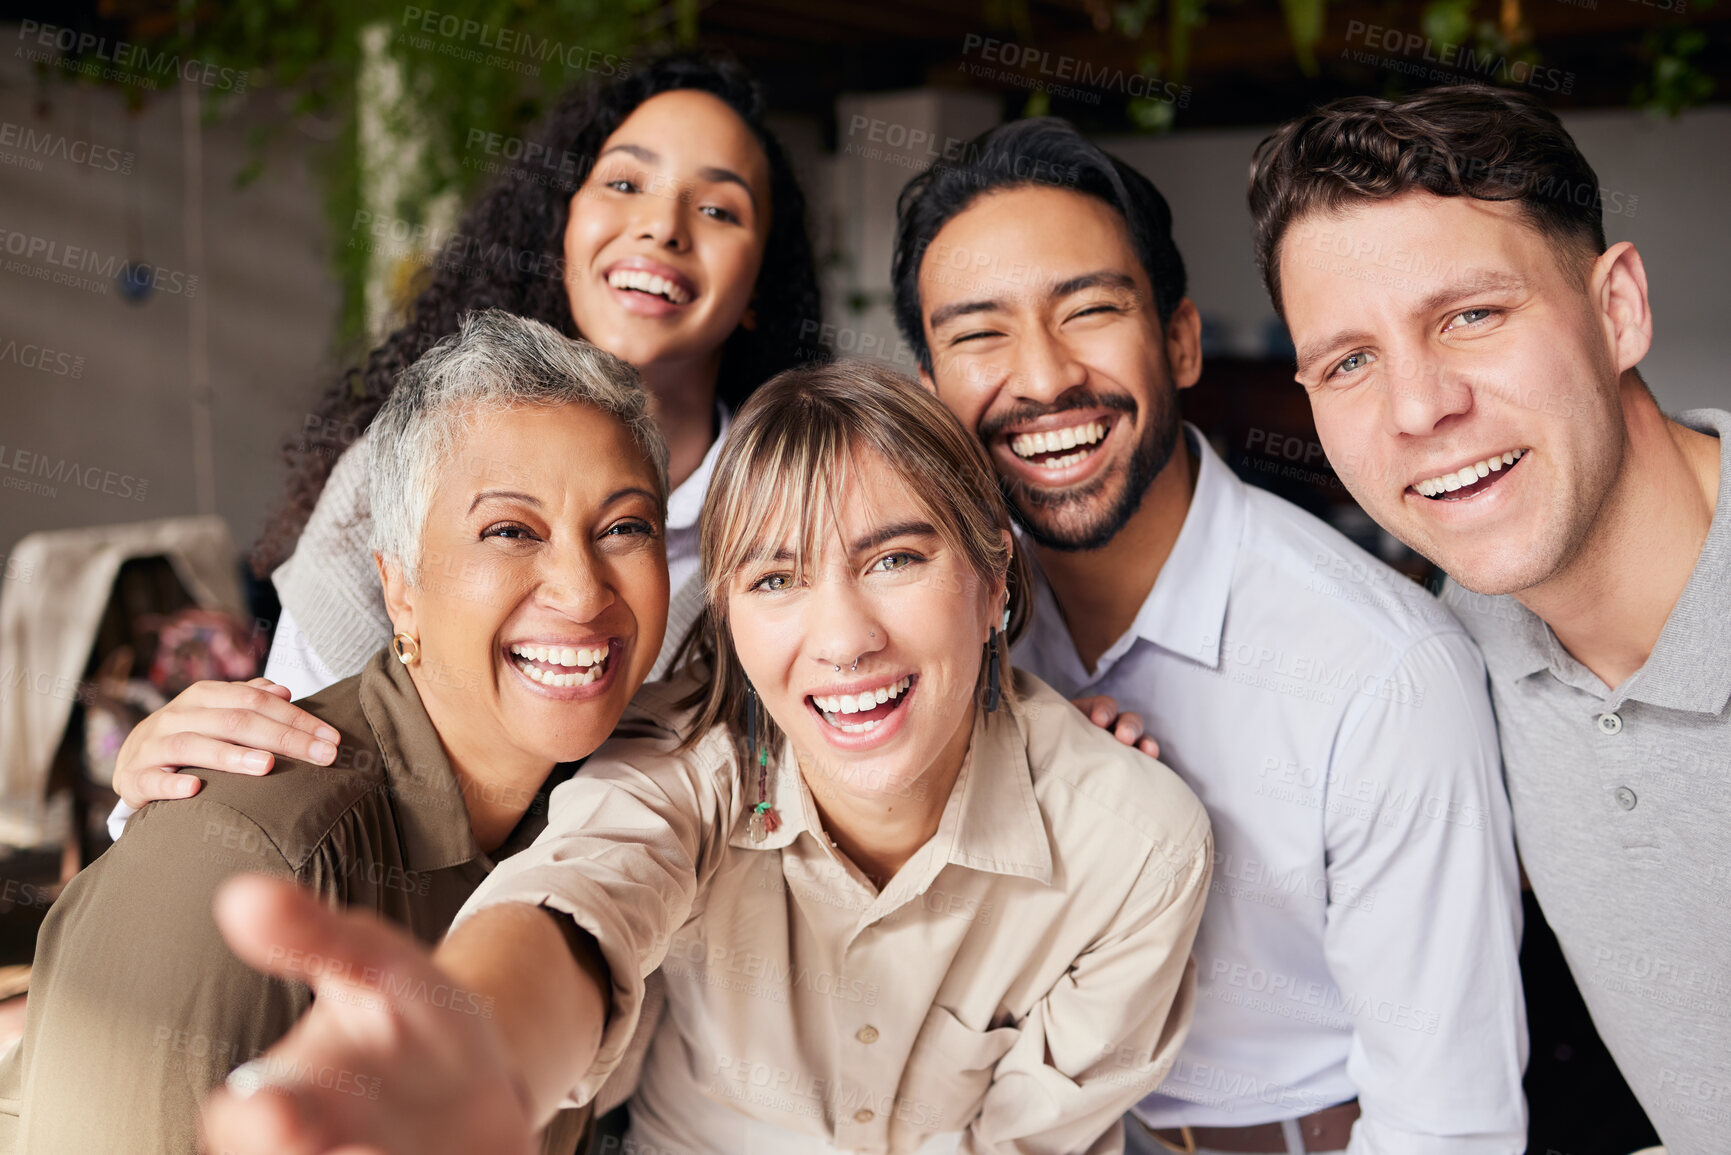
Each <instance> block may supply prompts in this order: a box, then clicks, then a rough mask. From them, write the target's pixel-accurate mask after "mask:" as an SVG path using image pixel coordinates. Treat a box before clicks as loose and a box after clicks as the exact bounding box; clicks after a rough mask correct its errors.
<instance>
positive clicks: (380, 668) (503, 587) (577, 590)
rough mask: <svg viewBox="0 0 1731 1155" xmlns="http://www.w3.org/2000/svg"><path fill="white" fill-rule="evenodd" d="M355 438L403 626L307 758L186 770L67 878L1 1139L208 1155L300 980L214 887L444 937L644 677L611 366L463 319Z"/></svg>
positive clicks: (650, 584)
mask: <svg viewBox="0 0 1731 1155" xmlns="http://www.w3.org/2000/svg"><path fill="white" fill-rule="evenodd" d="M372 443H373V453H372V460H371V474H370V477H369V485H370V487H371V491H372V492H371V498H372V508H373V513H374V525H373V536H372V545H373V547H374V551H375V557H376V560H377V565H378V569H379V575H380V578H381V580H382V582H383V585H384V589H385V595H386V604H387V607H388V609H389V613H390V618H391V623H392V627H393V629H394V631H395V636H394V637H393V638H392V640H391V643H390V645H389V646H387V647H386V648H385V649H383V650H381V651H379V652H378V653H377V654H376V655H375V656H374V657H373V658H372V659H371V660H370V661H369V662H368V663H367V665H366V666H365V668H364V669H363V670H362V672H361V673H360V674H358V675H356V676H354V677H351V678H348V679H346V680H344V681H341V682H338V683H336V684H335V685H333V686H331V687H329V688H328V689H326V690H324V691H321V692H320V693H318V694H316V695H314V696H312V697H310V698H307V699H305V700H303V701H302V702H301V704H300V705H301V707H302V708H303V709H304V711H305V713H304V714H299V713H297V714H296V715H295V717H296V719H297V720H298V724H299V725H300V727H301V729H300V730H299V731H298V733H299V735H300V737H301V739H302V748H303V750H304V753H305V755H306V757H307V759H308V760H306V761H299V760H291V759H284V760H283V762H282V763H281V764H280V765H279V766H278V767H277V769H276V772H275V773H273V774H271V775H269V776H268V777H256V776H242V775H230V774H213V775H209V776H208V780H207V781H205V782H203V783H202V789H201V783H200V780H199V779H197V778H195V777H193V776H192V775H190V774H183V775H179V776H177V779H178V780H179V781H180V782H182V783H183V784H184V786H186V787H190V789H186V790H182V791H178V792H177V793H183V794H189V795H190V794H193V793H196V794H197V796H196V797H193V798H191V800H190V801H186V802H171V803H156V804H153V805H150V806H146V807H145V808H144V809H143V810H141V811H140V812H139V813H138V814H137V815H136V816H135V817H134V818H133V819H132V821H131V824H130V825H129V827H128V829H127V833H126V836H125V837H124V838H123V839H121V840H120V841H119V842H118V843H117V844H116V845H115V847H114V848H113V849H112V850H110V851H109V852H108V853H107V854H105V855H103V856H102V858H100V859H99V860H98V861H97V862H95V863H94V864H93V865H92V866H91V867H90V868H89V869H88V870H86V871H84V872H83V873H82V874H80V875H79V876H78V877H77V878H76V879H74V880H73V882H72V883H71V885H70V886H69V887H68V888H67V890H66V893H65V895H64V896H63V897H62V898H61V899H60V901H59V902H57V903H56V904H55V905H54V908H53V910H52V911H51V912H50V913H49V916H48V919H47V921H46V922H45V923H44V925H43V929H42V933H41V936H40V938H39V940H38V944H37V951H36V965H35V970H34V972H33V975H32V984H31V990H30V1002H29V1010H28V1018H27V1022H26V1027H25V1034H24V1038H23V1040H22V1042H21V1044H20V1045H19V1046H18V1047H17V1048H15V1049H14V1050H13V1051H12V1052H11V1053H10V1054H9V1055H8V1056H7V1057H6V1059H5V1061H4V1065H3V1066H0V1149H9V1150H16V1151H32V1152H59V1151H67V1152H72V1151H79V1152H82V1151H118V1150H126V1151H130V1152H186V1151H191V1150H194V1149H195V1148H197V1147H198V1146H199V1144H198V1116H199V1105H200V1103H201V1101H202V1100H203V1098H204V1096H205V1095H206V1093H207V1092H208V1091H209V1090H210V1088H212V1087H213V1086H215V1085H217V1084H220V1083H222V1082H223V1080H224V1079H225V1078H226V1077H227V1076H228V1075H229V1072H230V1071H231V1070H232V1069H233V1068H235V1067H236V1066H237V1065H239V1064H243V1063H246V1062H248V1061H250V1060H252V1059H254V1058H255V1057H256V1056H258V1055H259V1054H261V1053H262V1052H264V1051H265V1050H266V1049H267V1048H268V1047H270V1046H271V1045H272V1044H273V1043H275V1042H276V1041H277V1040H278V1039H279V1038H280V1037H281V1036H282V1035H283V1034H284V1033H285V1032H287V1031H288V1029H289V1028H290V1027H291V1026H292V1025H293V1024H294V1023H295V1021H296V1020H297V1019H298V1018H299V1017H300V1016H301V1014H302V1013H303V1012H304V1011H305V1010H306V1009H307V1007H308V1006H309V1005H310V1003H311V1001H312V997H311V994H312V992H311V990H310V989H309V985H308V984H309V983H314V982H315V980H316V978H317V975H318V971H317V969H316V964H315V965H314V966H313V968H312V969H310V970H309V971H308V973H305V974H303V975H302V976H301V977H302V979H303V980H304V981H293V980H285V979H283V978H272V977H267V976H265V975H262V974H260V973H259V972H257V971H255V970H253V969H251V968H249V967H247V966H246V965H244V964H243V963H241V962H240V961H239V960H238V959H236V958H235V957H234V955H233V954H232V953H231V952H230V951H229V949H228V947H227V946H226V945H224V943H223V940H222V938H221V936H220V935H219V934H218V933H217V928H216V925H215V923H214V922H213V920H212V917H211V902H212V896H213V895H214V894H215V892H216V890H217V888H218V886H219V885H220V884H221V883H222V882H223V881H224V880H225V879H227V878H228V877H230V876H231V875H235V874H240V873H243V872H259V871H262V872H264V873H266V874H270V875H275V876H278V877H282V878H286V879H292V880H294V881H295V882H297V883H299V884H300V885H301V886H303V887H305V888H307V889H310V890H311V891H313V892H314V893H315V894H316V895H317V896H318V897H319V898H320V899H321V900H323V901H324V902H325V903H328V904H331V905H338V906H344V907H348V908H351V909H361V910H366V911H370V912H372V913H374V914H376V915H378V916H381V917H382V918H384V919H386V920H388V921H390V922H392V923H395V924H397V925H399V926H401V927H403V928H404V929H406V930H407V931H408V932H409V933H410V934H412V935H413V936H414V937H415V938H416V939H417V940H419V941H421V942H423V943H428V944H430V943H433V942H436V941H437V940H438V939H439V938H440V936H441V935H442V934H443V933H444V932H445V929H446V928H447V927H448V926H449V924H450V922H451V919H452V918H453V917H454V916H455V914H456V913H457V910H458V909H459V908H460V907H461V906H462V905H463V903H464V901H465V900H466V899H467V898H468V897H469V895H470V894H471V893H472V892H473V891H474V890H475V888H476V887H477V886H478V885H479V884H480V883H481V882H482V880H483V879H485V878H486V877H487V875H488V874H489V873H490V872H491V871H492V869H493V867H494V865H495V864H496V863H499V862H502V861H505V860H507V859H508V858H509V857H510V856H511V855H513V854H515V853H517V852H518V851H520V850H522V849H523V848H525V847H527V846H528V845H529V844H530V843H531V842H532V841H533V840H534V839H535V837H536V835H537V834H538V833H539V832H540V831H541V830H542V828H543V827H544V826H545V825H546V813H547V810H546V795H547V792H548V791H549V790H550V789H551V788H552V786H553V785H555V784H556V783H557V782H559V781H562V780H563V779H565V778H568V777H569V776H570V772H571V769H572V765H571V764H572V763H574V762H576V761H577V760H578V759H581V758H583V757H585V756H586V755H588V754H589V753H590V752H591V751H592V750H594V749H595V748H596V747H597V746H599V745H600V744H601V742H602V741H603V740H604V739H605V738H606V737H607V736H608V735H609V734H610V733H611V732H612V730H613V728H614V726H615V724H616V723H617V722H618V721H619V718H620V716H621V714H622V713H623V712H624V710H625V707H626V704H627V703H628V702H629V701H630V700H631V698H632V696H633V694H635V693H636V691H637V689H638V687H639V685H640V684H641V683H642V682H643V680H644V678H645V677H646V676H647V674H648V672H649V669H650V667H651V665H652V664H653V662H654V660H655V656H656V653H657V651H658V650H659V649H660V647H661V641H662V634H663V631H664V628H665V624H666V614H667V561H666V554H665V549H664V546H663V539H662V532H663V518H664V514H665V507H666V495H667V450H666V447H665V445H664V443H663V441H662V438H661V435H660V434H659V433H658V432H657V431H656V428H655V426H654V424H653V423H652V422H651V421H650V419H649V415H648V406H647V401H646V398H645V394H644V393H643V391H642V390H641V388H640V387H639V385H638V382H637V377H636V373H635V371H634V370H632V369H631V367H630V366H629V365H627V364H626V363H625V362H623V361H621V360H619V359H618V358H616V357H614V356H612V355H610V354H608V353H604V352H602V351H601V350H599V349H596V348H595V347H594V346H591V345H588V344H586V343H584V342H581V341H572V340H568V339H567V338H565V337H563V336H561V335H560V334H559V333H557V332H556V331H554V330H553V329H552V328H550V327H549V326H547V325H544V324H542V323H540V322H537V321H530V320H524V319H521V318H517V317H513V316H511V315H509V314H506V313H502V312H496V311H489V312H483V313H477V314H472V315H470V316H469V317H468V318H466V319H465V320H464V321H463V323H462V325H461V328H460V329H459V331H458V332H456V333H455V334H453V335H451V336H449V337H447V338H445V339H444V340H442V341H440V342H439V343H438V344H437V345H436V346H434V347H433V348H432V349H431V350H429V351H428V352H427V353H426V354H425V355H424V356H423V357H421V359H420V360H418V361H416V362H415V363H414V364H413V365H412V366H411V367H410V368H409V369H408V370H407V371H406V372H405V373H404V374H403V377H402V379H401V382H400V383H399V385H398V387H397V388H396V390H395V391H394V392H393V393H392V394H391V397H390V400H389V401H388V402H387V403H386V404H385V406H384V408H383V410H382V411H381V412H380V414H379V416H378V418H377V420H376V422H375V423H374V425H373V427H372ZM201 693H202V694H203V697H201V699H200V700H201V702H202V703H203V704H202V705H199V706H197V707H193V709H196V710H199V711H203V712H204V713H206V714H209V715H211V716H212V717H215V716H217V715H221V714H224V713H225V712H226V715H227V716H228V717H229V718H231V719H232V720H233V721H235V722H237V723H240V724H241V726H242V727H243V729H242V730H241V731H240V732H239V733H237V734H235V736H236V737H238V738H241V739H242V740H245V738H246V737H247V731H246V730H245V729H244V727H245V726H248V725H252V726H260V725H262V726H265V727H269V726H271V725H273V723H272V721H271V720H270V719H271V715H270V713H269V712H270V711H272V710H280V711H283V712H287V711H289V710H290V709H291V708H290V707H289V706H288V704H287V703H286V702H285V701H283V700H282V699H281V698H279V697H277V696H274V695H273V694H272V693H271V692H269V691H267V690H265V689H263V688H260V687H257V686H248V685H234V686H222V687H216V686H214V685H213V684H207V685H206V686H205V688H204V690H203V691H202V692H201ZM213 694H219V695H225V696H226V698H225V699H224V700H223V701H222V702H221V703H217V702H213V701H212V700H211V697H210V695H213ZM205 720H206V721H209V720H210V719H209V718H207V719H205ZM280 728H281V727H280V724H279V730H280ZM219 732H221V731H220V730H219ZM228 732H231V733H232V732H233V730H232V728H231V729H230V731H228ZM178 740H179V741H180V743H181V744H182V748H181V749H180V751H179V753H178V754H177V755H176V756H175V757H174V758H173V759H172V762H174V763H176V764H182V765H185V764H197V763H200V762H201V760H208V759H207V758H206V755H207V754H208V748H207V747H206V746H204V745H202V744H204V743H211V742H212V740H211V739H208V738H201V737H198V736H197V735H181V736H180V737H179V739H178ZM278 744H279V745H280V744H281V743H280V742H279V743H278ZM321 747H322V748H321ZM261 761H262V765H260V766H258V767H255V769H257V770H261V771H262V770H263V769H265V768H267V767H268V765H269V758H268V756H267V757H264V758H262V759H261ZM458 997H460V993H458V992H450V998H451V999H452V1000H454V999H457V998H458ZM300 1073H301V1074H303V1075H304V1076H305V1077H307V1078H309V1079H311V1080H312V1081H314V1082H315V1083H317V1084H318V1085H321V1086H328V1087H330V1088H331V1089H332V1090H333V1091H335V1092H336V1093H339V1094H344V1095H347V1096H349V1097H352V1098H354V1099H355V1100H356V1101H362V1102H364V1101H367V1100H368V1099H370V1098H376V1097H377V1096H378V1094H379V1093H380V1088H379V1086H378V1084H377V1082H376V1081H374V1080H368V1079H366V1078H364V1077H361V1076H358V1075H355V1074H354V1073H353V1072H347V1071H338V1070H335V1069H330V1070H310V1071H307V1072H300ZM586 1118H587V1112H586V1111H566V1112H562V1113H561V1114H560V1115H559V1116H558V1117H557V1118H555V1119H554V1120H553V1121H552V1124H551V1125H550V1126H549V1127H548V1129H547V1130H546V1132H545V1133H544V1135H543V1150H545V1151H549V1152H552V1151H559V1152H563V1153H565V1155H569V1153H570V1152H571V1151H573V1150H574V1149H575V1147H576V1145H577V1142H578V1138H579V1134H580V1133H581V1131H582V1129H583V1126H584V1122H585V1120H586Z"/></svg>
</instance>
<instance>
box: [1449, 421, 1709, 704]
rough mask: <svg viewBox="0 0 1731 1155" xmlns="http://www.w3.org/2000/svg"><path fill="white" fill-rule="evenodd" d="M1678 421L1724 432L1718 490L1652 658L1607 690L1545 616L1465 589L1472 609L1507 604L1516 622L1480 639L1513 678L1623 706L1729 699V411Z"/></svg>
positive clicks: (1500, 609) (1704, 430)
mask: <svg viewBox="0 0 1731 1155" xmlns="http://www.w3.org/2000/svg"><path fill="white" fill-rule="evenodd" d="M1676 420H1677V422H1678V423H1679V424H1682V425H1685V426H1687V427H1689V428H1690V429H1695V430H1698V431H1699V432H1702V433H1710V434H1713V435H1715V436H1717V437H1718V438H1719V443H1720V447H1719V494H1718V500H1717V503H1716V504H1715V506H1714V509H1713V521H1712V524H1711V525H1710V526H1709V527H1708V530H1707V540H1706V542H1705V543H1704V544H1703V545H1702V547H1701V555H1700V557H1699V558H1697V559H1696V561H1695V568H1694V571H1693V572H1692V573H1691V574H1690V575H1689V581H1688V583H1687V584H1686V585H1685V586H1684V587H1683V593H1682V595H1681V596H1679V597H1678V599H1677V604H1676V605H1675V606H1674V607H1672V609H1671V613H1670V616H1669V617H1667V618H1666V619H1665V627H1664V629H1662V630H1661V631H1660V632H1659V640H1658V641H1657V642H1656V643H1655V644H1654V646H1653V652H1652V653H1651V654H1650V655H1648V658H1647V661H1646V664H1645V665H1643V666H1642V667H1641V668H1640V669H1639V670H1636V671H1635V672H1634V673H1633V674H1631V675H1630V676H1629V678H1628V680H1627V681H1625V682H1624V683H1623V684H1622V685H1621V686H1620V687H1617V688H1616V689H1614V690H1613V691H1611V693H1610V695H1609V696H1607V695H1606V692H1605V688H1604V683H1603V682H1601V681H1599V679H1598V677H1597V676H1595V675H1594V674H1593V672H1592V671H1591V670H1588V669H1587V668H1586V667H1585V666H1583V665H1581V663H1579V662H1577V661H1576V660H1575V658H1574V656H1573V655H1572V654H1570V653H1569V652H1568V650H1566V649H1565V648H1564V647H1563V644H1562V643H1561V642H1559V641H1558V640H1557V635H1556V634H1555V633H1553V632H1552V631H1551V627H1550V626H1548V625H1546V624H1545V622H1544V620H1543V619H1541V618H1540V617H1539V616H1538V615H1537V614H1535V613H1533V612H1532V611H1531V610H1529V609H1527V608H1526V607H1525V606H1523V605H1521V604H1520V602H1518V601H1516V600H1515V599H1514V597H1512V596H1504V597H1500V598H1495V599H1489V600H1490V601H1492V602H1494V603H1497V604H1495V605H1490V606H1483V605H1480V604H1479V603H1481V602H1483V601H1485V600H1486V599H1476V598H1474V597H1472V596H1471V595H1461V596H1460V603H1464V605H1465V607H1466V608H1468V609H1469V612H1470V610H1471V609H1473V608H1477V609H1478V610H1479V612H1493V613H1501V612H1504V611H1506V612H1507V614H1508V620H1509V624H1510V628H1509V629H1508V630H1506V631H1497V632H1493V633H1492V634H1491V635H1490V636H1488V637H1486V638H1484V639H1481V644H1482V645H1485V646H1486V647H1487V648H1489V647H1495V648H1496V649H1498V650H1500V651H1501V653H1500V654H1499V655H1498V656H1499V658H1500V659H1501V660H1500V661H1498V662H1497V665H1498V666H1500V667H1502V668H1503V669H1504V670H1506V671H1507V672H1508V674H1509V676H1510V677H1511V678H1513V679H1515V680H1517V681H1518V680H1520V679H1521V678H1526V677H1529V676H1531V675H1533V674H1537V673H1539V672H1541V671H1549V672H1550V674H1551V675H1552V676H1553V677H1554V678H1556V679H1557V680H1558V681H1559V682H1562V683H1563V684H1564V685H1567V686H1573V687H1575V688H1576V689H1579V690H1584V691H1586V692H1587V693H1589V694H1591V695H1592V696H1593V698H1594V703H1593V705H1592V709H1593V710H1594V712H1598V711H1599V710H1600V709H1602V708H1609V709H1612V710H1615V709H1617V708H1618V707H1619V706H1620V705H1621V704H1622V703H1623V702H1624V701H1627V700H1630V699H1633V700H1635V701H1638V702H1644V703H1646V704H1647V705H1650V706H1658V707H1660V708H1661V709H1667V710H1684V711H1689V712H1692V713H1701V714H1717V713H1719V712H1720V711H1722V710H1724V708H1725V704H1726V702H1728V701H1731V581H1728V580H1727V576H1728V575H1731V445H1727V443H1726V434H1727V433H1731V412H1727V411H1725V410H1723V409H1691V410H1689V411H1688V412H1685V413H1680V414H1678V415H1677V417H1676Z"/></svg>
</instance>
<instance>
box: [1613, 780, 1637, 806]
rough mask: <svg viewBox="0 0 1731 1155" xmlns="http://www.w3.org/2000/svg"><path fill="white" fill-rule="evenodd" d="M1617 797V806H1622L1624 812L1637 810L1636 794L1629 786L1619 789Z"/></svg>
mask: <svg viewBox="0 0 1731 1155" xmlns="http://www.w3.org/2000/svg"><path fill="white" fill-rule="evenodd" d="M1616 796H1617V805H1618V806H1621V807H1622V808H1623V809H1624V810H1633V809H1634V808H1635V792H1634V791H1633V790H1631V789H1629V788H1628V787H1627V786H1619V787H1617V790H1616Z"/></svg>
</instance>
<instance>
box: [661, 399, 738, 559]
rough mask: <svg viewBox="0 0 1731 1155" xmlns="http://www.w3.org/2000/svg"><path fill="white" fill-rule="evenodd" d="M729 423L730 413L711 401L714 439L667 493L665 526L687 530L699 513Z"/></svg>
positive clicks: (713, 473)
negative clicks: (696, 461) (676, 485)
mask: <svg viewBox="0 0 1731 1155" xmlns="http://www.w3.org/2000/svg"><path fill="white" fill-rule="evenodd" d="M731 424H733V414H732V413H730V412H728V409H727V406H725V405H723V404H721V403H720V402H719V401H718V402H716V403H715V440H714V441H712V442H710V443H709V452H707V453H705V454H704V455H703V460H702V461H700V462H698V463H697V468H696V469H694V470H692V471H691V476H690V477H687V478H686V479H685V480H684V481H682V482H680V483H679V488H677V489H675V490H674V491H673V492H672V493H670V494H668V495H667V528H668V529H690V528H691V527H692V526H694V525H696V524H697V515H698V514H700V513H702V512H703V496H704V494H706V493H708V492H709V479H710V478H711V477H713V476H714V475H715V462H716V460H717V459H718V458H720V456H721V443H722V442H723V441H725V440H726V439H727V427H728V426H729V425H731Z"/></svg>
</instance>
